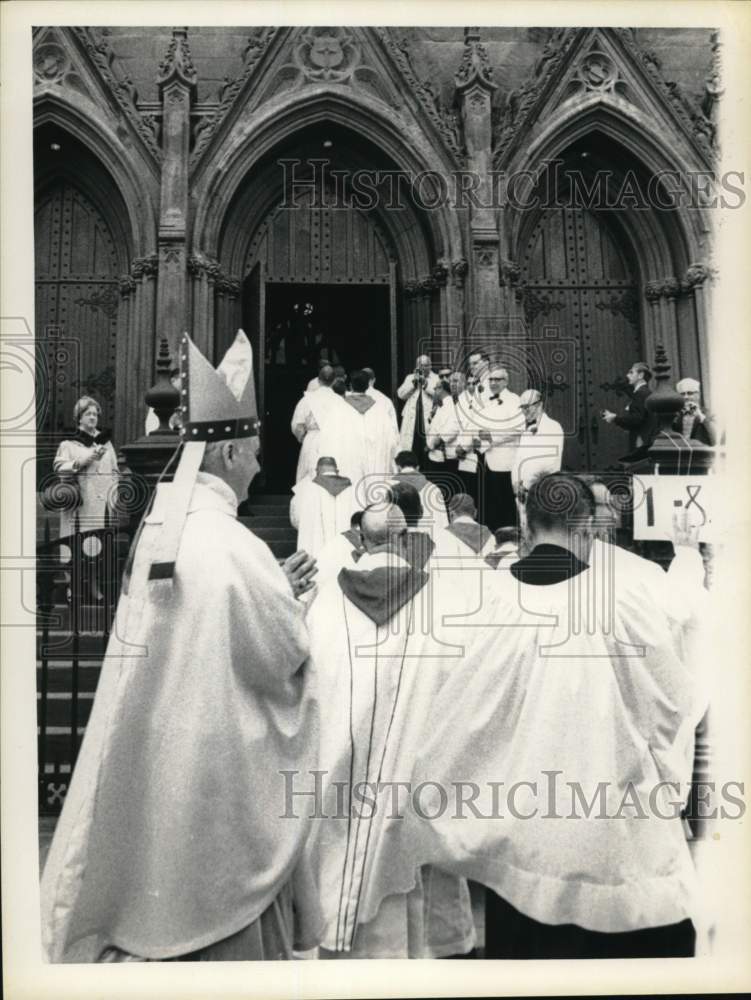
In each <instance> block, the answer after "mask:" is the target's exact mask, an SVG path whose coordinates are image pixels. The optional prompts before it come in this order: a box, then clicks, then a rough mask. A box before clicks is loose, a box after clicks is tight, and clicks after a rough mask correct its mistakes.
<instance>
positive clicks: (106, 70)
mask: <svg viewBox="0 0 751 1000" xmlns="http://www.w3.org/2000/svg"><path fill="white" fill-rule="evenodd" d="M65 30H66V31H70V32H71V33H72V34H73V35H74V36H75V37H76V39H77V40H78V42H79V43H80V45H82V46H83V48H84V49H85V51H86V53H87V55H88V57H89V59H90V60H91V62H92V63H93V65H94V67H95V70H96V72H97V74H98V75H99V77H100V79H101V81H102V84H103V86H104V88H105V90H108V91H109V92H110V93H111V94H112V95H113V96H114V98H115V100H116V101H117V104H118V106H119V107H120V109H121V110H122V112H123V114H124V115H125V117H126V119H127V120H128V121H129V122H130V125H131V127H132V128H133V130H134V131H135V132H136V134H137V135H138V137H139V139H140V140H141V141H142V142H143V144H144V146H146V148H147V149H148V151H149V152H150V153H151V155H152V156H153V158H154V159H155V160H156V161H157V162H158V161H160V160H161V158H162V151H161V149H160V147H159V141H158V138H159V137H158V129H157V125H156V122H155V121H154V119H153V117H152V116H151V115H147V114H143V115H142V114H141V113H140V112H139V110H138V108H137V106H136V101H137V99H138V93H137V91H136V88H135V86H133V84H132V82H131V81H130V77H128V76H127V75H126V74H120V75H118V74H117V73H116V72H115V71H114V69H113V65H114V63H115V54H114V52H113V51H112V49H111V48H110V46H109V43H108V42H107V40H106V38H105V37H104V36H103V35H98V34H96V32H95V29H94V28H75V27H73V28H66V29H65Z"/></svg>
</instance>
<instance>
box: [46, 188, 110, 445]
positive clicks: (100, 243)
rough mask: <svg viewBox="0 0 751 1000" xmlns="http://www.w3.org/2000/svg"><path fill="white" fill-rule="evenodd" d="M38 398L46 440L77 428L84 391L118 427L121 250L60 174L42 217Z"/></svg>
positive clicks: (107, 423)
mask: <svg viewBox="0 0 751 1000" xmlns="http://www.w3.org/2000/svg"><path fill="white" fill-rule="evenodd" d="M34 246H35V280H36V323H35V326H36V338H37V345H38V366H37V399H38V400H39V406H38V413H39V426H38V431H39V433H40V435H42V438H41V439H40V443H41V442H48V443H49V445H50V447H54V445H55V443H56V442H57V441H59V440H60V439H61V438H62V437H64V436H65V434H66V433H69V432H70V431H72V430H75V425H74V421H73V407H74V405H75V402H76V400H77V399H79V398H80V397H81V396H84V395H91V396H93V397H94V398H95V399H96V400H97V401H98V402H99V404H100V405H101V407H102V418H101V425H102V426H104V427H108V428H111V427H112V425H113V421H114V417H115V401H116V378H115V372H116V358H115V354H116V347H117V314H118V308H119V302H120V294H119V284H118V254H117V249H116V246H115V241H114V239H113V236H112V232H111V230H110V228H109V227H108V225H107V222H106V221H105V219H104V218H103V216H102V215H101V213H100V212H99V211H98V210H97V208H96V207H95V206H94V204H93V203H92V202H91V201H90V200H89V199H88V198H87V197H86V196H85V195H84V194H83V192H81V191H80V190H78V189H77V188H76V187H74V186H73V185H71V184H70V183H69V182H67V181H64V180H59V181H57V182H55V183H53V184H52V185H51V186H50V187H48V188H47V189H46V191H45V192H44V193H43V194H42V196H41V198H40V200H39V202H38V204H37V208H36V212H35V218H34Z"/></svg>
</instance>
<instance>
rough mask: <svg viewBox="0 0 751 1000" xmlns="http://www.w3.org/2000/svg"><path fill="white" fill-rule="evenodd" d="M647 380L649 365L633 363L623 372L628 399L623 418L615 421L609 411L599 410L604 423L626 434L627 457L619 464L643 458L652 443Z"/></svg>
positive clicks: (616, 418)
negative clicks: (613, 425)
mask: <svg viewBox="0 0 751 1000" xmlns="http://www.w3.org/2000/svg"><path fill="white" fill-rule="evenodd" d="M651 378H652V372H651V371H650V370H649V365H647V364H645V363H644V362H643V361H636V362H634V364H633V365H631V367H630V368H629V370H628V371H627V372H626V379H627V381H628V384H629V391H630V395H631V399H630V401H629V403H628V405H627V406H626V409H625V411H624V413H623V416H620V417H619V416H618V415H617V414H615V413H613V412H611V411H610V410H603V411H602V413H601V414H600V416H601V417H602V419H603V420H604V421H605V423H607V424H615V425H616V427H622V428H623V430H625V431H628V443H629V454H628V455H626V456H624V458H623V459H621V461H624V460H625V461H636V460H637V459H639V458H641V457H643V456H644V455H646V453H647V449H648V448H649V446H650V445H651V444H652V441H653V440H654V436H655V422H654V418H653V416H652V414H651V413H650V412H649V410H648V409H647V406H646V403H647V399H648V398H649V396H650V394H651V391H652V390H651V389H650V388H649V385H648V383H649V381H650V379H651Z"/></svg>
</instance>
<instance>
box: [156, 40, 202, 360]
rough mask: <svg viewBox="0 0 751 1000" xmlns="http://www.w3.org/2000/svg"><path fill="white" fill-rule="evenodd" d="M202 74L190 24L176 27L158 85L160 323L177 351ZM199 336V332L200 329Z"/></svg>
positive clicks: (183, 324)
mask: <svg viewBox="0 0 751 1000" xmlns="http://www.w3.org/2000/svg"><path fill="white" fill-rule="evenodd" d="M196 81H197V75H196V71H195V68H194V67H193V62H192V60H191V57H190V49H189V47H188V29H187V28H173V30H172V41H171V42H170V46H169V49H168V50H167V55H166V56H165V58H164V60H163V62H162V64H161V66H160V67H159V74H158V76H157V84H158V87H159V95H160V98H161V101H162V188H161V203H160V211H159V248H158V249H159V289H158V299H157V316H158V327H159V331H160V333H161V334H163V335H164V336H166V337H167V340H168V342H169V344H170V348H171V350H172V351H173V353H174V352H176V351H177V345H178V343H179V338H180V337H181V336H182V334H183V333H184V331H185V329H186V328H187V324H188V312H187V299H186V266H187V255H186V249H185V238H186V231H187V221H188V154H189V147H190V107H191V102H192V101H193V100H195V96H196ZM193 332H194V335H195V331H193Z"/></svg>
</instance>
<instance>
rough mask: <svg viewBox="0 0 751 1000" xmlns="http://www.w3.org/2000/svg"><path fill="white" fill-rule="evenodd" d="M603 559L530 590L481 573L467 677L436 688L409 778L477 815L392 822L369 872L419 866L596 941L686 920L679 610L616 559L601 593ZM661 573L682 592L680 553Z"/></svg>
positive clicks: (686, 734) (689, 719)
mask: <svg viewBox="0 0 751 1000" xmlns="http://www.w3.org/2000/svg"><path fill="white" fill-rule="evenodd" d="M603 556H604V554H603V553H599V554H597V555H596V556H595V560H594V563H593V564H591V565H590V566H589V568H586V569H584V571H583V572H581V573H579V574H577V575H575V576H573V577H571V578H570V579H565V580H562V581H561V582H559V583H553V584H551V585H548V586H533V585H531V584H526V583H521V582H520V581H519V580H517V579H515V578H514V576H513V575H512V573H510V572H504V573H495V574H493V575H492V576H493V580H494V583H493V586H492V587H490V588H489V589H488V591H487V596H488V600H487V601H486V603H485V606H484V607H483V609H482V612H481V613H478V614H475V615H474V616H473V620H474V623H475V626H476V628H475V636H476V639H475V642H474V643H473V645H472V646H471V648H470V654H469V655H470V659H472V660H476V662H478V663H482V664H483V668H482V669H481V670H478V671H476V672H475V673H471V674H467V675H464V674H461V675H460V674H459V673H458V672H457V673H455V674H454V675H452V676H451V677H450V678H449V679H448V680H447V682H446V684H445V685H444V687H443V689H442V690H441V692H440V694H439V696H438V698H437V699H436V701H435V703H434V704H433V705H432V715H431V719H432V727H431V732H430V736H429V739H428V740H427V742H426V743H425V745H424V746H423V747H421V748H420V751H419V754H418V759H417V760H416V763H415V767H414V769H413V772H412V779H411V780H412V782H413V783H414V782H423V781H430V782H436V787H440V788H444V789H445V788H447V787H452V785H453V786H456V784H457V783H461V782H472V783H474V785H475V786H476V787H477V788H479V790H480V791H479V795H478V796H476V797H475V799H474V800H473V801H474V806H475V808H476V809H477V810H478V812H479V813H480V815H481V817H482V818H481V819H480V818H478V819H472V818H470V819H465V820H464V821H463V822H457V820H456V818H455V816H454V814H453V813H452V812H451V811H450V810H449V811H446V812H445V814H443V815H441V816H439V817H438V818H437V819H435V820H432V821H431V822H426V821H424V820H422V819H421V818H419V817H418V816H416V815H412V817H411V821H410V818H409V817H408V819H407V821H405V826H404V827H403V828H402V829H401V832H400V834H399V837H398V839H397V840H396V841H395V842H394V843H393V844H392V850H393V857H396V858H398V859H399V860H398V861H397V862H394V863H393V864H392V868H391V870H390V871H389V872H388V873H387V872H386V869H385V866H384V870H383V872H382V873H378V874H380V877H381V878H383V879H384V880H385V879H394V880H396V879H399V878H403V877H405V873H406V872H407V871H409V870H412V868H413V867H414V865H415V864H417V863H423V864H424V863H427V862H432V863H435V864H440V865H442V866H443V867H445V868H447V869H448V870H451V871H455V872H456V873H457V874H464V875H466V876H468V877H469V878H472V879H475V880H477V881H478V882H480V883H482V884H484V885H486V886H489V887H490V888H491V889H492V890H493V891H494V892H496V893H497V894H498V895H499V896H501V897H502V898H503V899H505V900H507V901H508V902H509V903H510V904H511V905H512V906H514V907H515V908H516V909H518V910H520V911H521V912H522V913H523V914H525V915H526V916H528V917H531V918H532V919H534V920H537V921H540V922H541V923H544V924H551V925H557V924H575V925H577V926H579V927H583V928H586V929H588V930H593V931H600V932H623V931H633V930H639V929H645V928H651V927H659V926H662V925H667V924H674V923H678V922H680V921H682V920H685V919H689V918H690V919H695V918H696V914H697V907H698V905H699V900H698V898H697V888H698V886H697V879H696V872H695V869H694V866H693V863H692V861H691V857H690V854H689V850H688V846H687V842H686V836H685V831H684V827H683V822H682V819H681V816H680V807H681V805H682V802H683V800H684V796H685V792H686V788H685V786H681V782H685V780H686V777H687V773H688V770H689V769H688V756H687V746H688V745H689V744H690V741H691V739H692V736H693V729H694V726H695V724H696V721H697V715H698V713H699V712H700V711H701V707H700V703H699V702H698V701H697V691H696V677H695V673H694V671H693V670H692V669H691V666H690V664H687V663H686V662H684V661H683V660H682V659H681V656H680V652H681V647H680V645H679V644H677V643H676V639H675V633H676V629H678V630H680V629H681V628H682V627H683V624H684V623H683V621H682V619H683V617H684V616H685V606H686V603H685V602H677V603H676V602H673V603H672V604H671V602H669V601H663V602H662V603H660V602H658V601H656V600H655V596H654V590H653V586H652V582H651V581H653V580H654V577H653V576H651V571H650V572H649V573H647V572H645V570H644V567H642V566H641V565H640V562H641V561H635V559H621V558H619V554H618V553H617V552H615V553H610V557H612V559H613V561H614V563H615V565H616V566H617V570H616V577H615V586H614V587H613V588H612V591H611V592H610V593H608V592H605V591H602V589H601V588H600V586H599V585H598V581H597V579H596V573H595V565H596V564H597V563H598V562H601V560H602V558H603ZM676 561H677V562H678V564H679V568H678V569H677V570H676V571H675V572H677V573H679V574H680V575H682V576H683V577H684V578H685V576H686V574H687V573H692V574H693V576H694V580H695V582H694V586H693V592H694V594H695V593H696V591H697V589H698V588H697V587H696V580H698V579H700V578H701V574H702V572H703V570H702V567H701V559H700V557H699V556H698V553H688V554H684V553H681V554H680V557H679V559H677V560H676ZM671 569H672V567H671ZM673 576H674V574H673ZM664 586H665V587H670V586H671V576H670V575H669V576H668V578H667V579H665V581H664ZM687 589H689V590H690V589H691V588H690V587H689V588H687ZM676 615H677V616H678V617H675V616H676ZM499 781H501V782H503V786H502V789H501V791H500V793H499V791H498V782H499ZM512 788H513V789H514V792H513V795H512V793H511V789H512ZM431 808H435V803H434V802H433V803H431V805H430V806H427V807H425V808H424V812H428V813H429V812H430V811H431ZM375 877H378V875H376V876H375Z"/></svg>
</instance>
